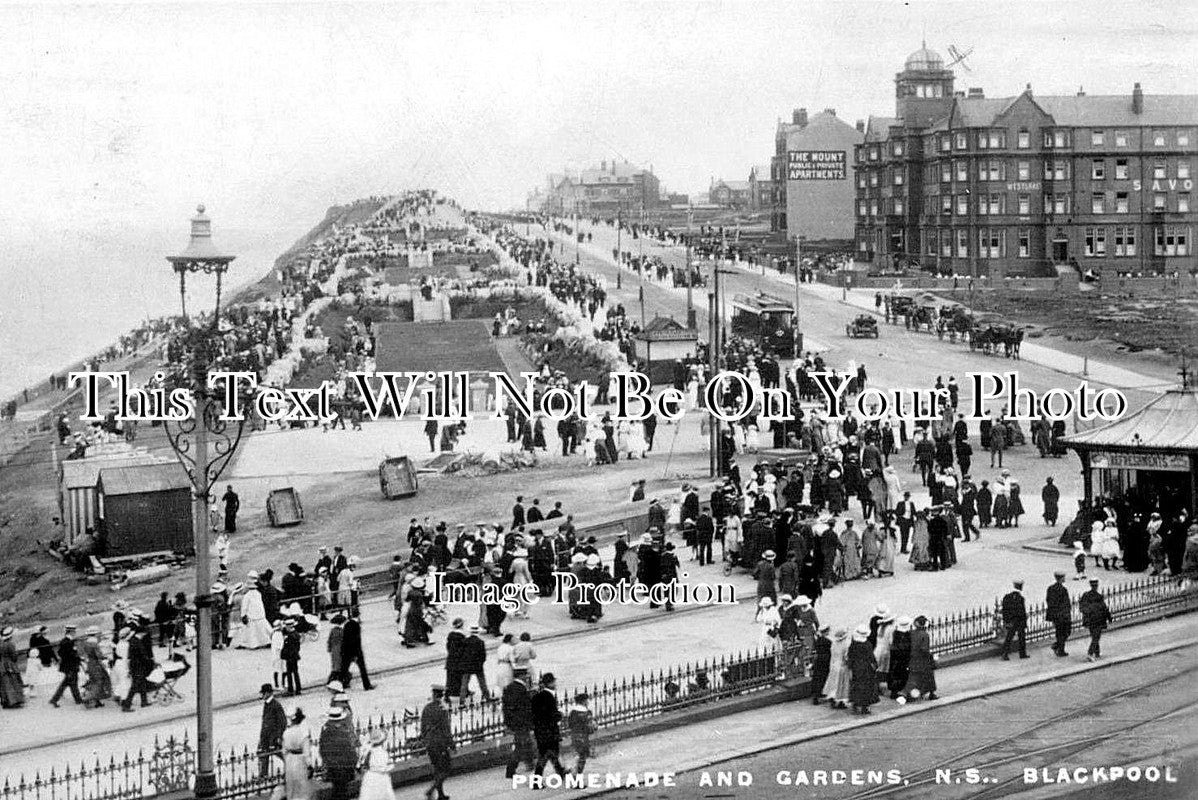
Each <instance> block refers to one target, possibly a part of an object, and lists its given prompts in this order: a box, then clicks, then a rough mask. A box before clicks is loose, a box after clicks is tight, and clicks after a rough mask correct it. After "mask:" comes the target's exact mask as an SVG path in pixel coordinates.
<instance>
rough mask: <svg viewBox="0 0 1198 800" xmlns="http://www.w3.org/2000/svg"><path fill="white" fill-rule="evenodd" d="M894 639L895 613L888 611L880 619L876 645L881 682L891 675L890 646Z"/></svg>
mask: <svg viewBox="0 0 1198 800" xmlns="http://www.w3.org/2000/svg"><path fill="white" fill-rule="evenodd" d="M893 639H894V614H893V613H892V612H887V613H886V614H884V615H883V616H882V618H881V619H880V620H878V632H877V640H876V641H877V643H876V644H875V645H874V659H875V660H876V661H877V662H878V676H877V680H878V682H879V683H885V682H886V680H887V678H889V677H890V648H891V642H892V641H893Z"/></svg>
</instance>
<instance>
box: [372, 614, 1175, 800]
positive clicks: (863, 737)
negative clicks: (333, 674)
mask: <svg viewBox="0 0 1198 800" xmlns="http://www.w3.org/2000/svg"><path fill="white" fill-rule="evenodd" d="M1087 638H1088V636H1087V634H1086V632H1085V630H1084V629H1083V630H1080V631H1075V633H1074V638H1073V639H1071V640H1070V645H1069V650H1070V651H1071V652H1070V655H1069V656H1068V657H1066V658H1056V657H1054V656H1053V655H1052V653H1051V651H1050V650H1049V649H1048V646H1047V643H1045V644H1042V645H1039V646H1032V647H1030V648H1029V652H1030V654H1031V659H1030V660H1021V659H1012V660H1011V661H1007V662H1004V661H999V660H998V659H996V658H990V659H983V660H978V661H972V662H969V663H965V664H960V665H956V666H951V667H945V668H942V669H940V670H938V671H937V674H936V683H937V686H938V691H937V694H938V696H939V698H940V699H939V700H935V701H917V702H912V703H908V704H906V705H899V704H898V703H896V702H894V701H892V700H889V699H888V698H884V699H882V701H881V702H880V703H879V704H878V705H875V706H874V707H873V708H872V709H871V710H872V712H873V713H872V714H871V715H870V716H868V717H860V716H854V715H851V714H850V713H849V712H848V711H838V710H833V709H830V708H828V707H827V706H826V705H820V706H812V705H811V704H810V703H809V702H806V701H797V702H794V703H789V704H786V705H782V706H779V707H777V708H775V709H772V710H761V709H757V710H753V711H746V712H742V713H739V714H729V715H726V716H721V717H718V718H716V719H712V720H708V721H705V722H700V723H695V724H691V725H683V726H679V727H676V728H671V729H669V730H665V731H661V732H658V733H652V734H648V735H645V736H637V737H633V738H628V739H622V740H620V741H619V742H618V743H613V744H605V745H602V746H600V747H598V748H596V749H595V752H593V754H592V756H591V759H590V760H589V761H588V762H587V765H586V771H587V772H588V773H598V774H600V775H604V774H605V773H620V774H621V775H622V776H626V775H627V774H628V773H636V774H637V775H640V776H643V775H644V774H645V773H646V772H656V773H658V775H660V774H661V773H663V772H673V773H681V772H685V771H692V770H697V769H701V768H703V767H706V766H708V765H711V764H716V763H720V762H725V761H729V760H732V759H737V758H742V757H745V756H749V755H753V754H756V753H760V752H764V751H767V750H770V749H773V748H777V747H781V746H784V745H790V744H796V743H799V742H803V741H809V740H812V739H818V738H822V737H826V736H839V737H842V738H843V740H844V741H843V747H845V748H848V749H850V750H851V751H852V752H864V751H868V749H869V746H870V736H871V734H870V727H871V726H873V725H877V724H879V723H881V722H886V721H888V720H892V719H898V718H906V717H911V718H913V719H912V723H913V729H914V730H918V715H919V714H921V713H922V712H924V711H927V710H931V709H936V708H943V707H944V706H945V705H946V704H952V703H968V704H973V705H976V706H977V707H978V709H979V713H985V712H984V711H982V709H984V708H985V706H986V705H987V698H988V697H990V696H993V695H997V694H1001V693H1003V692H1005V691H1010V690H1012V689H1016V688H1020V687H1023V686H1027V685H1031V684H1035V683H1042V682H1049V681H1055V680H1057V679H1059V678H1062V677H1066V676H1071V675H1085V676H1087V678H1088V679H1091V680H1094V681H1101V680H1102V679H1103V672H1102V670H1103V668H1104V667H1106V666H1108V665H1112V664H1119V663H1123V662H1124V661H1126V660H1134V659H1136V658H1140V657H1144V656H1147V655H1151V654H1154V653H1157V652H1161V651H1163V650H1165V649H1172V648H1176V647H1181V646H1192V645H1193V644H1195V643H1198V637H1196V636H1195V635H1194V623H1193V620H1192V619H1191V618H1190V617H1189V616H1188V615H1183V616H1179V617H1174V618H1172V619H1166V620H1162V621H1159V622H1153V623H1149V624H1144V625H1137V626H1132V627H1128V628H1120V629H1116V630H1113V631H1109V632H1107V633H1106V634H1105V635H1104V636H1103V639H1102V647H1103V654H1104V658H1103V660H1101V661H1099V662H1096V663H1089V662H1087V661H1086V660H1085V656H1084V652H1085V646H1086V641H1087ZM564 750H565V751H564V752H563V754H562V755H563V758H562V761H563V763H564V764H567V765H572V764H573V763H574V755H573V753H571V752H569V749H568V744H567V745H566V746H565V748H564ZM805 766H806V767H807V768H810V765H804V764H795V765H794V768H796V769H798V768H803V767H805ZM729 768H733V769H734V768H735V763H733V764H731V765H730V767H729ZM551 772H552V769H551V768H549V769H547V770H546V773H547V774H551ZM524 774H525V775H527V773H524ZM426 788H427V784H420V785H412V786H405V787H402V788H400V789H398V790H397V792H396V798H397V800H409V798H411V799H412V800H415V798H418V797H420V796H422V793H423V791H424V790H425V789H426ZM445 790H446V792H448V793H449V794H450V795H452V796H453V797H455V798H458V800H463V799H466V800H470V799H472V798H485V797H491V796H494V795H495V794H496V793H497V792H503V794H504V796H505V797H511V798H522V797H534V796H539V795H537V794H536V792H535V791H534V790H531V789H528V788H526V785H524V784H521V786H520V787H519V788H514V787H513V782H512V781H510V780H507V779H505V778H504V777H503V772H502V771H501V770H500V769H499V768H493V769H487V770H481V771H478V772H472V773H468V774H463V775H454V776H452V777H450V779H449V780H448V781H446V784H445ZM643 791H645V792H646V794H648V793H652V794H657V793H659V792H661V793H670V794H674V793H679V796H682V794H681V793H682V792H684V791H685V789H674V790H671V789H664V790H661V789H658V790H656V791H654V790H652V789H646V790H643ZM595 793H596V792H594V791H580V790H562V789H558V790H554V791H553V796H554V797H558V798H568V799H569V800H574V798H581V797H585V796H593V795H594V794H595Z"/></svg>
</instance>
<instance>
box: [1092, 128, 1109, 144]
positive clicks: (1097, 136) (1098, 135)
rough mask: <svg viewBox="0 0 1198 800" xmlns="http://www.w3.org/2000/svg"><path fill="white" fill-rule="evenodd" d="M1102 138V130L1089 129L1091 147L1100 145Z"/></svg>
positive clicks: (1104, 137) (1103, 135) (1103, 136)
mask: <svg viewBox="0 0 1198 800" xmlns="http://www.w3.org/2000/svg"><path fill="white" fill-rule="evenodd" d="M1104 139H1106V134H1105V133H1104V132H1103V131H1090V146H1091V147H1102V145H1103V144H1104V142H1103V140H1104Z"/></svg>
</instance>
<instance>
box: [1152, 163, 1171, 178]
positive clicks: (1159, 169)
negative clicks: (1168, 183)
mask: <svg viewBox="0 0 1198 800" xmlns="http://www.w3.org/2000/svg"><path fill="white" fill-rule="evenodd" d="M1167 173H1168V166H1167V165H1166V164H1165V160H1164V159H1163V158H1158V159H1157V160H1156V161H1154V162H1152V177H1153V179H1154V180H1158V181H1163V180H1164V179H1165V177H1166V175H1167Z"/></svg>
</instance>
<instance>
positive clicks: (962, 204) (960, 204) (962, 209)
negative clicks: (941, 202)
mask: <svg viewBox="0 0 1198 800" xmlns="http://www.w3.org/2000/svg"><path fill="white" fill-rule="evenodd" d="M968 215H969V195H967V194H959V195H957V216H958V217H964V216H968Z"/></svg>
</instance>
